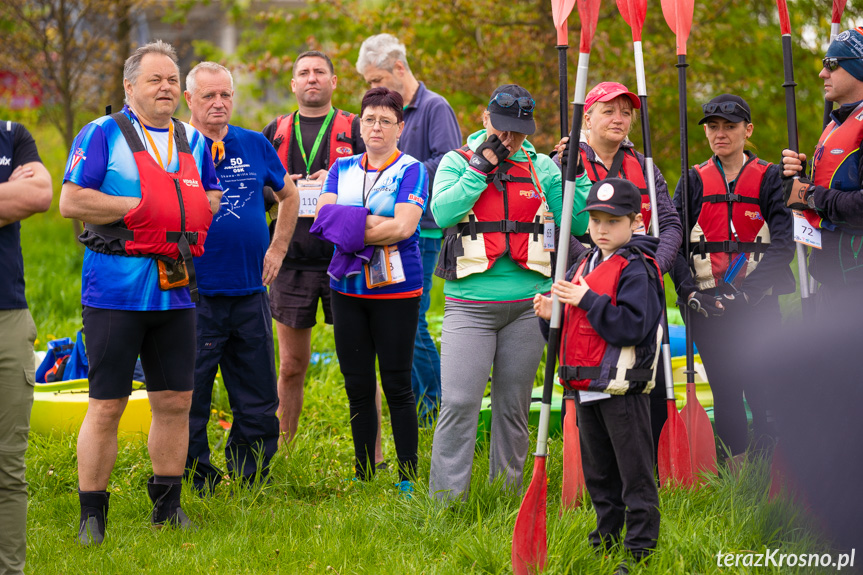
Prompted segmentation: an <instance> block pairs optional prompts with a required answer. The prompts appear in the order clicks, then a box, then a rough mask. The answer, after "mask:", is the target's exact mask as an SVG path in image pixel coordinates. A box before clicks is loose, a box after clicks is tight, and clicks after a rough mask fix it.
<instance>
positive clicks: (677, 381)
mask: <svg viewBox="0 0 863 575" xmlns="http://www.w3.org/2000/svg"><path fill="white" fill-rule="evenodd" d="M660 361H662V358H660ZM671 372H672V373H673V374H674V398H675V399H676V400H677V409H682V408H683V406H684V405H686V356H678V357H672V358H671ZM694 379H695V396H696V397H697V398H698V402H699V403H700V404H701V405H702V406H703V407H704V408H705V409H707V408H709V407H713V392H711V391H710V385H708V383H707V372H706V371H705V370H704V366H703V365H702V364H701V356H700V355H698V354H697V353H696V354H695V378H694ZM656 384H657V385H662V384H661V383H660V382H656Z"/></svg>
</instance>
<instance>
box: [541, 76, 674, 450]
mask: <svg viewBox="0 0 863 575" xmlns="http://www.w3.org/2000/svg"><path fill="white" fill-rule="evenodd" d="M640 108H641V101H640V100H639V98H638V96H636V95H635V94H633V93H632V92H630V91H629V90H627V89H626V86H624V85H623V84H619V83H617V82H600V83H599V84H597V85H596V86H595V87H594V88H593V89H592V90H591V91H590V92H588V94H587V97H586V98H585V103H584V121H583V124H582V125H583V134H582V138H581V142H580V146H579V147H580V148H581V150H580V152H581V162H582V165H583V166H584V169H585V172H586V174H587V177H588V178H590V180H591V181H592V182H597V181H599V180H604V179H605V178H612V177H613V178H623V179H625V180H629V181H630V182H632V183H633V184H635V185H636V187H638V189H639V191H640V192H641V215H642V218H643V219H644V228H643V229H642V230H640V232H637V233H650V221H651V220H650V217H651V213H650V211H651V205H650V196H649V194H648V191H647V182H646V180H645V158H644V156H643V155H642V154H641V153H639V152H637V151H636V150H635V146H634V145H633V143H632V142H631V141H630V140H629V137H628V136H629V132H630V131H631V130H632V125H633V121H634V120H635V110H638V109H640ZM568 142H569V138H564V139H562V140H561V141H560V144H558V146H557V148H556V149H557V150H558V151H559V152H560V154H559V159H560V162H561V167H562V169H563V171H564V173H566V161H567V156H568V155H569V147H568V146H564V144H567V143H568ZM652 177H653V178H654V181H655V184H656V203H657V217H658V219H659V247H658V248H657V250H656V262H657V263H658V264H659V269H660V270H661V271H662V273H663V274H665V273H668V272H669V271H670V270H671V267H672V266H673V265H674V260H675V258H676V257H677V250H678V249H679V248H680V243H681V241H682V240H683V228H682V226H681V225H680V219H679V218H678V217H677V212H675V210H674V206H673V205H672V204H671V197H670V196H669V195H668V184H667V183H666V182H665V178H664V177H663V176H662V173H661V172H660V171H659V168H658V167H656V166H655V165H654V167H653V174H652ZM574 247H575V249H574V250H573V253H572V254H571V255H570V259H571V260H572V261H574V259H573V257H577V256H578V255H579V254H580V252H582V251H584V248H583V247H582V246H578V245H577V246H574ZM656 381H657V382H662V384H661V385H656V386H655V387H654V388H653V391H651V393H650V419H651V430H652V432H653V449H654V457H656V450H657V449H658V447H659V435H660V433H662V428H663V426H664V425H665V421H666V419H667V418H668V407H667V405H668V402H667V397H666V391H665V384H664V382H665V369H664V365H663V363H662V362H661V361H660V362H658V364H657V372H656Z"/></svg>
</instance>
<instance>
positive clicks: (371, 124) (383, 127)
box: [362, 118, 398, 130]
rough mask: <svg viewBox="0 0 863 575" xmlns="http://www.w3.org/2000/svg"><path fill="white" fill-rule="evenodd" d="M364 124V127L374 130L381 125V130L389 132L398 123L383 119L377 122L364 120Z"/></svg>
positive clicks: (370, 119)
mask: <svg viewBox="0 0 863 575" xmlns="http://www.w3.org/2000/svg"><path fill="white" fill-rule="evenodd" d="M362 122H363V126H365V127H366V128H373V127H374V125H375V124H380V125H381V130H389V129H390V128H392V127H393V126H395V125H396V124H397V123H398V122H393V121H392V120H388V119H386V118H381V119H380V120H375V119H374V118H363V119H362Z"/></svg>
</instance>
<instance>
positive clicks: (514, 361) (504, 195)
mask: <svg viewBox="0 0 863 575" xmlns="http://www.w3.org/2000/svg"><path fill="white" fill-rule="evenodd" d="M534 106H535V102H534V100H533V98H532V97H531V95H530V93H529V92H528V91H527V90H525V89H524V88H522V87H520V86H517V85H513V84H508V85H503V86H500V87H499V88H497V89H496V90H495V91H494V92H493V93H492V96H491V100H490V102H489V105H488V109H487V110H486V111H484V112H483V117H482V121H483V126H484V129H483V130H480V131H478V132H476V133H474V134H472V135H471V136H470V137H469V138H468V143H467V146H465V147H463V148H461V149H460V150H455V151H452V152H449V153H448V154H447V155H446V156H444V158H443V160H442V161H441V164H440V166H439V167H438V170H437V173H436V175H435V182H434V192H433V194H432V201H431V209H432V213H433V214H434V217H435V220H436V221H437V223H438V225H439V226H440V227H441V228H444V229H445V231H444V245H443V248H442V250H441V255H440V260H439V262H438V267H437V270H436V272H435V273H436V274H437V275H438V276H440V277H442V278H444V279H445V280H446V283H445V285H444V295H445V297H446V303H445V310H444V320H443V329H442V336H441V376H442V382H441V383H442V386H441V398H442V402H441V410H440V416H439V418H438V422H437V427H436V429H435V435H434V442H433V446H432V461H431V477H430V479H429V492H430V494H431V496H432V497H435V498H437V499H439V500H442V501H448V500H452V499H456V498H460V497H461V498H464V497H466V495H467V492H468V488H469V485H470V476H471V466H472V462H473V453H474V444H475V438H476V427H477V420H478V417H479V411H480V404H481V402H482V398H483V394H484V392H485V389H486V385H487V383H488V381H489V374H490V373H491V372H492V368H493V370H494V373H493V374H492V377H491V380H492V383H491V401H492V413H493V414H494V416H493V418H492V430H491V453H490V465H489V467H490V471H489V479H490V480H493V479H494V478H495V477H497V476H499V475H504V482H505V484H506V485H507V486H509V487H516V486H518V485H520V484H521V476H522V468H523V467H524V460H525V458H526V457H527V451H528V429H527V419H528V409H529V407H530V395H531V389H532V387H533V382H534V379H535V377H536V371H537V368H538V367H539V360H540V358H541V357H542V349H543V346H544V344H545V340H544V339H543V337H542V334H541V333H540V331H539V323H538V322H537V320H536V317H535V316H534V314H533V303H532V300H533V296H534V295H535V294H537V293H548V292H549V290H550V289H551V283H552V275H553V258H552V257H551V255H552V248H553V243H554V236H555V233H554V228H555V226H559V225H560V218H561V212H562V209H563V200H562V189H561V172H560V168H559V167H558V166H557V165H556V164H555V163H554V162H553V161H552V160H551V159H550V158H549V157H548V156H546V155H545V154H538V153H537V152H536V150H535V149H534V147H533V145H532V144H531V143H530V142H528V141H527V140H526V138H527V136H528V135H530V134H533V133H534V131H535V129H536V126H535V123H534V120H533V109H534ZM589 188H590V181H589V180H588V179H587V178H586V177H585V176H582V177H581V178H580V179H579V181H578V183H577V186H576V198H575V206H576V207H575V209H574V210H573V216H572V234H573V235H580V234H583V233H584V231H585V230H586V229H587V214H581V215H576V214H577V213H578V211H579V210H580V209H581V208H582V207H584V202H585V198H586V196H587V191H588V190H589Z"/></svg>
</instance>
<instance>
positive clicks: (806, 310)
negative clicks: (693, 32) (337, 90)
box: [776, 0, 815, 321]
mask: <svg viewBox="0 0 863 575" xmlns="http://www.w3.org/2000/svg"><path fill="white" fill-rule="evenodd" d="M776 5H777V7H778V8H779V27H780V29H781V30H782V63H783V64H784V66H783V67H784V73H785V76H784V78H785V82H784V83H783V84H782V86H783V87H784V88H785V114H786V117H787V119H788V149H789V150H792V151H794V152H799V151H800V149H799V145H800V144H799V142H798V137H797V99H796V97H795V95H794V87H795V86H796V85H797V84H796V83H795V82H794V59H793V57H792V55H791V19H790V18H789V17H788V4H787V3H786V0H776ZM798 177H799V176H795V178H798ZM797 276H798V278H797V280H798V281H797V283H798V285H799V286H800V307H801V310H802V312H803V319H804V320H807V321H811V320H814V319H815V317H814V316H815V308H814V304H815V300H813V299H812V298H811V297H810V293H809V270H808V269H807V267H806V247H805V246H804V245H803V244H801V243H800V242H797Z"/></svg>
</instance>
